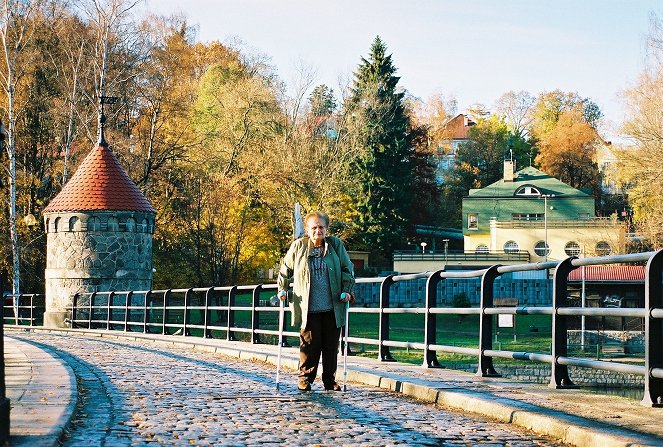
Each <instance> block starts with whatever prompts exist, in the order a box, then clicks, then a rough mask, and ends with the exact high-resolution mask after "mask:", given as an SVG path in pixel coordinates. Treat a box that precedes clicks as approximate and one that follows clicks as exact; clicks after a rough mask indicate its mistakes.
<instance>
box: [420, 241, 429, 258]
mask: <svg viewBox="0 0 663 447" xmlns="http://www.w3.org/2000/svg"><path fill="white" fill-rule="evenodd" d="M426 245H428V244H427V243H425V242H422V243H421V256H422V257H423V256H424V253H426Z"/></svg>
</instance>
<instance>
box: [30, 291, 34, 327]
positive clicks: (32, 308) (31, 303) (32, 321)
mask: <svg viewBox="0 0 663 447" xmlns="http://www.w3.org/2000/svg"><path fill="white" fill-rule="evenodd" d="M34 309H35V294H34V293H32V294H30V326H34V325H35V319H34Z"/></svg>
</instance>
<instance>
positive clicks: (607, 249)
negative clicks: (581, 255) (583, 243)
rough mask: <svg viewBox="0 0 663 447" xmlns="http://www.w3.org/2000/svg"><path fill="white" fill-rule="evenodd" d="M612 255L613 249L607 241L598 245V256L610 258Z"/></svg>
mask: <svg viewBox="0 0 663 447" xmlns="http://www.w3.org/2000/svg"><path fill="white" fill-rule="evenodd" d="M610 253H612V247H611V246H610V244H608V243H607V242H606V241H599V242H597V243H596V255H597V256H608V255H610Z"/></svg>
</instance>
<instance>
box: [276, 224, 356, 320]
mask: <svg viewBox="0 0 663 447" xmlns="http://www.w3.org/2000/svg"><path fill="white" fill-rule="evenodd" d="M311 246H312V243H311V242H310V239H309V238H308V237H303V238H300V239H297V240H296V241H294V242H293V243H292V244H291V245H290V248H289V249H288V252H287V253H286V255H285V257H284V258H283V263H282V264H281V269H280V270H279V276H278V287H279V290H288V288H289V287H290V284H291V283H292V294H290V300H289V302H290V324H291V325H292V326H300V327H301V328H302V329H304V328H305V327H306V317H307V315H308V303H309V290H310V286H311V280H310V274H309V263H308V256H309V250H310V247H311ZM324 246H325V247H324V257H323V259H324V261H325V264H327V271H328V272H329V285H330V286H331V294H332V303H333V305H334V314H335V316H336V327H342V326H343V325H345V303H344V302H342V301H341V293H343V292H346V293H352V289H353V287H354V284H355V278H354V269H353V267H352V262H351V261H350V256H349V255H348V252H347V251H346V250H345V246H344V245H343V242H342V241H341V240H340V239H339V238H337V237H334V236H327V237H326V238H325V242H324Z"/></svg>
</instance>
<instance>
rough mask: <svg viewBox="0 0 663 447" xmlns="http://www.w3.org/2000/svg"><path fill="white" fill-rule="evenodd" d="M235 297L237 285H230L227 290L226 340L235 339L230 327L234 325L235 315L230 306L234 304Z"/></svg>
mask: <svg viewBox="0 0 663 447" xmlns="http://www.w3.org/2000/svg"><path fill="white" fill-rule="evenodd" d="M236 298H237V286H232V287H231V288H230V290H228V332H227V333H226V340H228V341H233V340H235V337H234V336H233V334H232V330H231V328H233V327H235V315H234V314H233V311H232V308H233V306H234V305H235V299H236Z"/></svg>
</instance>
